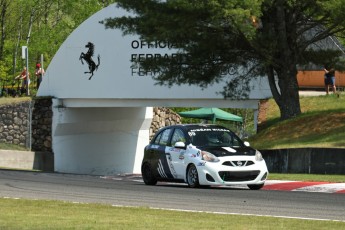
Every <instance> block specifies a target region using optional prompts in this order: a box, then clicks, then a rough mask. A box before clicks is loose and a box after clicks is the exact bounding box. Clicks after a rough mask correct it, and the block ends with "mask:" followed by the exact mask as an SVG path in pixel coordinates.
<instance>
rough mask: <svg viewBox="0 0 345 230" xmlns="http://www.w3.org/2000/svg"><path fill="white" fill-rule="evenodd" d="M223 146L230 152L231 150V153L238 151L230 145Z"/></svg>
mask: <svg viewBox="0 0 345 230" xmlns="http://www.w3.org/2000/svg"><path fill="white" fill-rule="evenodd" d="M222 148H223V149H225V150H226V151H228V152H231V153H235V152H237V151H236V150H235V149H233V148H230V147H222Z"/></svg>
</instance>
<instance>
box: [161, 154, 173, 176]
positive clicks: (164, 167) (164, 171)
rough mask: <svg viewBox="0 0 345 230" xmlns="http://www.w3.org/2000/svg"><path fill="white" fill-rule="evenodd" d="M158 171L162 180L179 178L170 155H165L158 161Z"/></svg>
mask: <svg viewBox="0 0 345 230" xmlns="http://www.w3.org/2000/svg"><path fill="white" fill-rule="evenodd" d="M157 171H158V173H159V175H160V176H161V177H162V178H169V179H173V178H177V173H176V170H175V168H174V165H173V164H172V160H171V155H170V153H165V154H164V155H163V154H162V155H161V156H160V159H159V161H158V166H157Z"/></svg>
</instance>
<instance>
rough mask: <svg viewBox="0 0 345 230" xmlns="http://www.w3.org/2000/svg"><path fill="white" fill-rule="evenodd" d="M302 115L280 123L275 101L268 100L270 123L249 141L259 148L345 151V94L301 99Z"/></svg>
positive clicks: (267, 122)
mask: <svg viewBox="0 0 345 230" xmlns="http://www.w3.org/2000/svg"><path fill="white" fill-rule="evenodd" d="M300 103H301V109H302V114H301V115H300V116H298V117H296V118H294V119H290V120H287V121H280V120H279V110H278V107H277V105H276V104H275V102H274V100H272V99H271V100H269V101H268V107H267V114H266V116H267V120H266V122H265V123H264V124H263V127H262V128H261V131H260V132H259V133H258V134H256V135H254V136H252V137H251V138H250V139H249V141H250V143H251V145H252V146H253V147H255V148H258V149H277V148H303V147H320V148H321V147H322V148H345V94H344V93H341V94H339V96H337V95H329V96H316V97H301V98H300Z"/></svg>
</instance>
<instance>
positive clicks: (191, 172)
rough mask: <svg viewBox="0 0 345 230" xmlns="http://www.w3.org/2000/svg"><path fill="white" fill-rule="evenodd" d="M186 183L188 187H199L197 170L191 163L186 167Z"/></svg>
mask: <svg viewBox="0 0 345 230" xmlns="http://www.w3.org/2000/svg"><path fill="white" fill-rule="evenodd" d="M187 184H188V186H189V187H190V188H198V187H200V184H199V175H198V170H197V169H196V167H195V165H193V164H192V165H190V166H189V167H188V169H187Z"/></svg>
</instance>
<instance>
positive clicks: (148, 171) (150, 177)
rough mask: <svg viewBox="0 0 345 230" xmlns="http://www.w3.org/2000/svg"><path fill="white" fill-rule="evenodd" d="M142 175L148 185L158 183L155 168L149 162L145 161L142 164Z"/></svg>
mask: <svg viewBox="0 0 345 230" xmlns="http://www.w3.org/2000/svg"><path fill="white" fill-rule="evenodd" d="M141 175H142V177H143V181H144V183H145V184H146V185H156V184H157V178H156V177H155V175H154V174H153V170H152V168H151V165H150V164H149V163H145V164H143V165H142V166H141Z"/></svg>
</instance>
